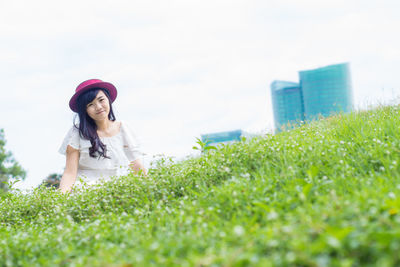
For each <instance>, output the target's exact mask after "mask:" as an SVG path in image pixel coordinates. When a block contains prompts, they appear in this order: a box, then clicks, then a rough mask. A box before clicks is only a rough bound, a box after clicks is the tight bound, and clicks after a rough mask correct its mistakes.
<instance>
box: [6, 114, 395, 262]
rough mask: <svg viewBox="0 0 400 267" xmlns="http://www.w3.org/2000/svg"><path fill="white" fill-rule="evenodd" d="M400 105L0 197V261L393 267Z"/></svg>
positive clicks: (326, 120) (339, 116) (330, 119)
mask: <svg viewBox="0 0 400 267" xmlns="http://www.w3.org/2000/svg"><path fill="white" fill-rule="evenodd" d="M399 152H400V118H399V108H398V107H397V106H396V107H383V108H381V109H378V110H373V111H367V112H357V113H353V114H350V115H345V116H344V115H338V116H336V117H331V118H328V119H325V120H321V121H318V122H314V123H311V124H309V125H305V126H302V127H300V128H297V129H294V130H292V131H287V132H282V133H280V134H277V135H265V136H262V137H256V138H252V139H248V140H243V141H241V142H236V143H232V144H227V145H222V146H218V148H216V149H212V150H209V151H208V152H207V153H204V154H202V155H201V156H200V157H196V158H188V159H187V160H184V161H182V162H178V163H175V162H173V161H172V160H171V159H168V158H161V159H159V160H158V161H157V162H156V163H155V164H154V165H153V167H152V168H151V169H150V170H149V176H148V177H142V176H135V175H133V174H130V175H128V176H125V177H120V178H117V179H115V180H113V181H110V182H107V183H104V184H99V185H95V186H92V187H91V188H83V189H80V190H78V189H76V190H75V191H74V192H73V193H72V194H67V195H63V194H60V193H59V192H58V191H57V190H55V189H54V188H46V187H40V188H37V189H35V190H34V191H33V192H32V193H30V194H26V195H22V194H20V193H15V194H11V193H8V194H3V195H0V266H70V265H71V266H88V265H89V266H130V265H129V264H131V265H132V266H399V265H400V254H399V253H398V251H399V249H400V172H399V171H400V164H399V163H400V156H399V155H400V154H399Z"/></svg>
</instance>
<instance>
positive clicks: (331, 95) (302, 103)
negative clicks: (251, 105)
mask: <svg viewBox="0 0 400 267" xmlns="http://www.w3.org/2000/svg"><path fill="white" fill-rule="evenodd" d="M299 78H300V84H298V83H294V82H286V81H274V82H272V83H271V96H272V104H273V111H274V120H275V128H276V129H277V130H282V129H283V128H285V127H284V126H285V125H289V124H290V125H296V124H298V123H299V122H300V121H310V120H313V119H317V118H318V117H319V116H320V115H322V116H329V115H332V114H334V113H338V112H345V113H346V112H350V111H352V110H353V92H352V87H351V78H350V69H349V64H347V63H343V64H336V65H330V66H326V67H322V68H317V69H313V70H304V71H300V72H299ZM286 128H287V127H286Z"/></svg>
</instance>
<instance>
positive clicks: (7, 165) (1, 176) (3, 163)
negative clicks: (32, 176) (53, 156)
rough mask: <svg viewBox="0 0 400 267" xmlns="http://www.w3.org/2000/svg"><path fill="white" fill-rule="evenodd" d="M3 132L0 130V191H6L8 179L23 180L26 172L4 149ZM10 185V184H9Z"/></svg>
mask: <svg viewBox="0 0 400 267" xmlns="http://www.w3.org/2000/svg"><path fill="white" fill-rule="evenodd" d="M5 145H6V139H5V137H4V130H3V129H0V191H7V190H8V188H9V187H10V184H9V181H10V179H16V180H23V179H25V176H26V172H25V170H24V169H23V168H22V167H21V166H20V165H19V163H18V162H17V161H16V160H15V159H14V157H13V155H12V153H11V152H9V151H7V150H6V148H5ZM11 185H12V184H11Z"/></svg>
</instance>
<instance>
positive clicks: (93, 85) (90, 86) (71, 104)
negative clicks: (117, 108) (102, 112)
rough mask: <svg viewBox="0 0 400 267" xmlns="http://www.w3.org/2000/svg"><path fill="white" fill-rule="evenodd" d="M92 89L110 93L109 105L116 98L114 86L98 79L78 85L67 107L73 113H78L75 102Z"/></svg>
mask: <svg viewBox="0 0 400 267" xmlns="http://www.w3.org/2000/svg"><path fill="white" fill-rule="evenodd" d="M93 88H101V89H106V90H108V92H109V93H110V100H111V103H112V102H114V100H115V99H116V98H117V89H116V88H115V86H114V85H112V84H111V83H108V82H103V81H102V80H99V79H90V80H87V81H84V82H82V83H81V84H79V85H78V87H76V90H75V94H74V95H73V96H72V97H71V100H70V101H69V107H70V108H71V109H72V110H73V111H75V112H78V107H77V106H76V100H77V99H78V97H79V96H80V95H81V94H82V93H84V92H86V91H87V90H90V89H93Z"/></svg>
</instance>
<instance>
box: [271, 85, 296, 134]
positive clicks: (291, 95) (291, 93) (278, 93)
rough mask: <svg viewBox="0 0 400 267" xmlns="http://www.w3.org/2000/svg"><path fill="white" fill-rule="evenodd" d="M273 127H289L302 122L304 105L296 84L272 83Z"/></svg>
mask: <svg viewBox="0 0 400 267" xmlns="http://www.w3.org/2000/svg"><path fill="white" fill-rule="evenodd" d="M271 96H272V107H273V110H274V121H275V127H276V128H278V129H281V128H282V127H285V126H287V127H290V126H289V124H290V125H296V124H299V123H300V122H301V121H304V105H303V98H302V96H301V89H300V85H299V84H298V83H294V82H286V81H274V82H272V84H271Z"/></svg>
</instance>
